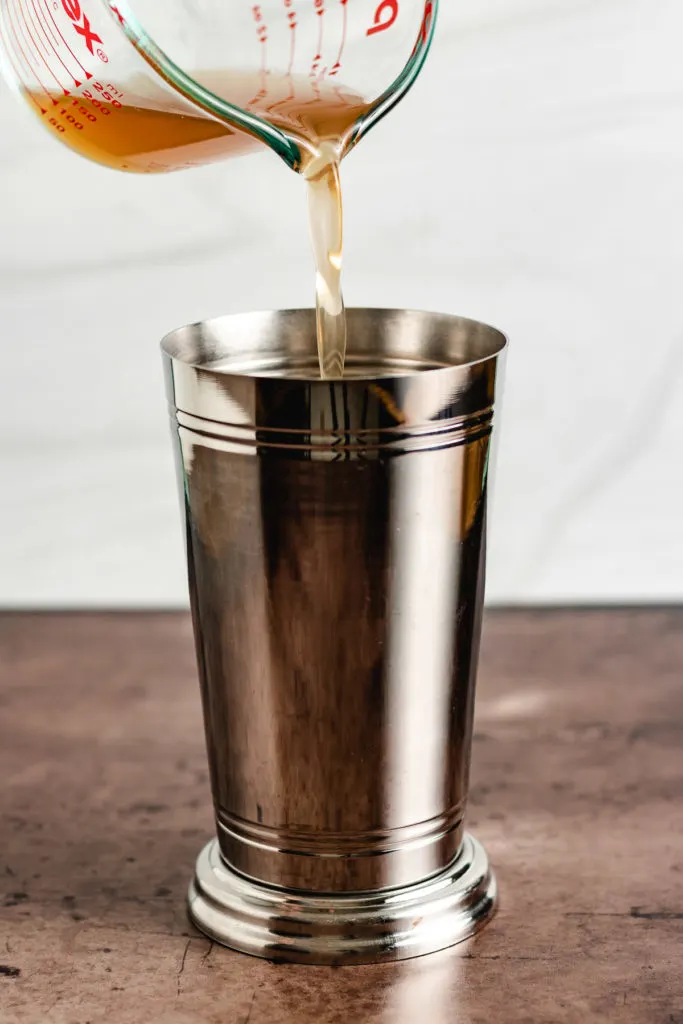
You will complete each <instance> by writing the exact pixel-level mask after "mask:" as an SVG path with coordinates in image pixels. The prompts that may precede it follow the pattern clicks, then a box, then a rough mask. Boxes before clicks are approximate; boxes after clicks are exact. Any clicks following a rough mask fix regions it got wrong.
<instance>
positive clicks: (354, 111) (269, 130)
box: [0, 0, 437, 173]
mask: <svg viewBox="0 0 683 1024" xmlns="http://www.w3.org/2000/svg"><path fill="white" fill-rule="evenodd" d="M436 4H437V0H352V2H351V3H349V2H348V0H260V2H251V0H232V2H230V3H226V2H225V0H166V2H164V3H163V4H162V3H159V0H0V60H1V62H2V68H3V72H4V74H5V76H6V77H7V79H8V81H9V82H10V84H11V85H12V86H13V87H14V89H15V90H16V91H18V92H19V93H20V95H22V96H23V97H24V99H25V100H26V101H27V102H28V103H29V104H30V106H31V107H32V109H33V110H34V113H35V114H36V115H37V116H38V117H39V118H40V119H41V120H42V122H43V124H44V125H45V126H46V127H47V128H48V129H49V130H50V131H51V132H52V133H53V134H54V135H55V136H56V137H57V138H59V140H60V141H61V142H63V143H65V144H66V145H68V146H70V147H71V148H73V149H75V150H76V151H77V152H79V153H81V154H82V155H84V156H87V157H89V158H91V159H94V160H96V161H98V162H100V163H103V164H107V165H109V166H112V167H115V168H117V169H120V170H127V171H137V172H143V173H149V172H162V171H167V170H175V169H178V168H182V167H191V166H194V165H197V164H203V163H208V162H211V161H214V160H221V159H224V158H226V157H229V156H232V155H237V154H239V153H241V152H244V151H245V150H248V149H250V148H253V147H254V146H256V145H258V144H259V143H265V144H266V145H268V146H269V147H270V148H271V149H273V150H274V151H275V152H276V153H277V154H278V155H279V156H280V157H281V158H282V159H283V160H284V161H285V162H286V163H287V164H288V165H289V166H290V167H291V168H293V169H294V170H301V169H302V167H303V166H304V165H305V163H306V162H307V160H308V159H309V158H310V157H312V156H314V155H315V154H316V153H318V152H319V146H320V143H321V142H322V143H325V142H327V141H328V140H329V142H330V143H331V144H332V145H333V147H334V149H335V152H336V155H337V158H338V159H339V158H341V156H343V155H344V154H345V153H346V152H347V151H348V150H349V149H350V148H351V147H352V146H354V145H355V144H356V142H357V141H358V139H359V138H360V137H361V136H362V135H363V134H364V133H365V132H366V131H367V130H368V128H369V127H371V126H372V125H373V124H375V123H376V122H377V121H378V120H379V119H380V118H381V117H382V116H383V115H384V114H385V113H387V111H388V110H389V109H390V108H391V107H392V106H393V105H394V104H395V103H397V102H398V100H399V99H400V98H401V96H403V95H404V94H405V92H406V91H407V90H408V88H410V86H411V84H412V83H413V81H414V80H415V77H416V75H417V74H418V72H419V70H420V68H421V66H422V64H423V62H424V59H425V57H426V54H427V51H428V49H429V45H430V42H431V38H432V34H433V29H434V20H435V14H436Z"/></svg>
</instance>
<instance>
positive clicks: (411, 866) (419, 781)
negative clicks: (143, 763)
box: [162, 309, 506, 963]
mask: <svg viewBox="0 0 683 1024" xmlns="http://www.w3.org/2000/svg"><path fill="white" fill-rule="evenodd" d="M348 338H349V343H348V354H347V369H346V376H345V377H344V379H343V380H335V381H323V380H321V379H320V378H319V377H318V375H317V355H316V348H315V320H314V314H313V312H312V311H310V310H290V311H286V312H276V313H253V314H246V315H239V316H230V317H224V318H222V319H219V320H213V321H209V322H206V323H201V324H195V325H192V326H190V327H184V328H181V329H180V330H178V331H175V332H173V333H172V334H170V335H168V336H167V337H166V338H165V339H164V341H163V344H162V347H163V350H164V362H165V369H166V379H167V389H168V398H169V402H170V406H171V415H172V419H173V432H174V438H175V446H176V451H177V456H178V477H179V482H180V487H181V493H182V501H183V506H184V509H185V526H186V537H187V559H188V569H189V584H190V598H191V607H192V616H193V622H194V633H195V643H196V649H197V660H198V665H199V677H200V682H201V691H202V699H203V706H204V722H205V729H206V741H207V747H208V756H209V767H210V774H211V783H212V790H213V799H214V806H215V813H216V824H217V833H218V838H217V839H214V840H212V841H211V842H210V843H209V844H208V846H207V847H206V848H205V849H204V850H203V851H202V853H201V854H200V856H199V859H198V862H197V868H196V875H195V878H194V880H193V882H192V884H191V886H190V894H189V900H190V915H191V917H192V920H193V921H194V922H195V924H196V925H197V926H198V927H199V928H201V929H202V930H203V931H204V932H206V933H207V934H208V935H210V936H211V937H212V938H214V939H216V940H217V941H218V942H222V943H224V944H225V945H228V946H231V947H233V948H235V949H239V950H242V951H244V952H247V953H252V954H256V955H260V956H265V957H268V958H271V959H284V960H293V961H306V962H309V963H347V962H369V961H377V960H383V959H399V958H403V957H410V956H417V955H419V954H422V953H427V952H430V951H433V950H436V949H441V948H443V947H445V946H449V945H451V944H453V943H455V942H458V941H460V940H461V939H463V938H465V937H466V936H468V935H470V934H472V932H473V931H474V930H475V929H476V928H477V927H478V926H479V925H481V924H482V923H483V922H484V920H485V919H486V918H487V917H488V916H489V914H490V913H491V911H492V909H493V907H494V903H495V892H496V890H495V881H494V878H493V875H492V873H491V872H490V870H489V867H488V862H487V859H486V855H485V853H484V851H483V849H482V847H481V846H480V845H479V844H478V843H477V842H476V840H474V839H473V838H472V837H471V836H469V835H468V834H466V833H465V832H464V831H463V818H464V813H465V803H466V798H467V788H468V775H469V763H470V743H471V735H472V713H473V707H474V689H475V677H476V671H477V658H478V647H479V634H480V626H481V612H482V601H483V593H484V553H485V528H486V503H487V502H486V495H487V471H488V465H489V453H490V444H491V433H492V427H493V410H494V402H495V398H496V394H497V389H498V386H499V385H498V380H497V377H498V371H499V364H500V361H501V355H502V353H503V350H504V348H505V344H506V342H505V338H504V337H503V335H502V334H500V333H499V332H498V331H496V330H494V329H493V328H491V327H487V326H485V325H483V324H479V323H475V322H473V321H471V320H464V319H459V318H455V317H449V316H440V315H433V314H427V313H417V312H408V311H405V310H370V309H352V310H349V311H348Z"/></svg>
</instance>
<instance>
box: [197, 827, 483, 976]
mask: <svg viewBox="0 0 683 1024" xmlns="http://www.w3.org/2000/svg"><path fill="white" fill-rule="evenodd" d="M188 898H189V912H190V918H191V919H192V921H193V923H194V924H195V925H196V926H197V927H198V928H199V929H201V931H203V932H204V933H205V934H206V935H208V936H209V937H210V938H212V939H214V940H215V941H216V942H219V943H222V944H223V945H224V946H229V947H231V948H232V949H236V950H239V951H240V952H242V953H249V954H250V955H252V956H261V957H265V958H266V959H269V960H276V961H291V962H294V963H309V964H335V965H343V964H351V963H378V962H381V961H387V960H404V959H408V958H409V957H415V956H422V955H424V954H425V953H433V952H436V950H439V949H445V948H446V947H447V946H453V945H455V944H456V943H458V942H462V940H463V939H466V938H468V937H469V936H470V935H473V934H474V932H476V931H477V930H478V929H479V928H481V927H482V926H483V925H484V924H485V923H486V921H487V920H488V919H489V917H490V916H491V914H492V913H493V911H494V909H495V905H496V881H495V878H494V875H493V873H492V871H491V869H490V868H489V863H488V858H487V856H486V852H485V850H484V848H483V846H481V844H480V843H478V842H477V840H476V839H474V837H473V836H470V835H466V836H465V839H464V842H463V845H462V848H461V850H460V853H459V855H458V857H457V858H456V859H455V860H454V861H453V862H452V863H451V864H450V865H449V866H448V867H447V868H446V869H445V870H444V871H443V872H441V874H439V875H436V876H435V877H433V878H430V879H429V880H428V881H425V882H418V883H415V884H413V885H410V886H405V887H403V888H400V889H385V890H383V891H381V892H376V893H357V894H347V895H343V896H316V895H312V894H308V893H301V892H297V893H295V892H288V891H286V890H284V889H276V888H271V887H269V886H264V885H259V884H258V883H257V882H254V881H251V880H249V879H247V878H244V877H242V876H241V875H238V874H236V873H235V872H234V871H232V870H231V869H230V868H229V867H228V866H227V865H226V864H225V862H224V861H223V860H222V859H221V856H220V852H219V848H218V843H217V842H216V840H215V839H214V840H212V841H211V842H210V843H208V844H207V846H205V847H204V849H203V850H202V852H201V853H200V855H199V858H198V860H197V866H196V873H195V877H194V879H193V880H192V882H191V884H190V890H189V894H188Z"/></svg>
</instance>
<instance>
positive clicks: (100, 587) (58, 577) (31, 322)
mask: <svg viewBox="0 0 683 1024" xmlns="http://www.w3.org/2000/svg"><path fill="white" fill-rule="evenodd" d="M682 46H683V5H681V3H680V0H590V2H589V0H585V2H584V0H459V2H457V0H443V2H442V12H441V17H440V23H439V25H438V26H437V36H436V41H435V45H434V49H433V52H432V55H431V56H430V59H429V61H428V64H427V66H426V68H425V71H424V74H423V77H422V80H421V81H420V82H419V83H418V85H417V86H416V88H415V90H414V91H413V93H412V94H411V95H410V96H409V97H408V98H407V99H406V100H405V101H404V103H403V104H402V105H401V106H400V107H399V108H397V110H396V111H394V113H393V114H391V115H389V117H388V118H387V119H386V120H385V121H384V122H383V123H382V125H380V126H379V127H377V128H376V129H375V130H374V133H371V134H370V135H369V136H368V137H367V139H365V141H363V142H361V144H360V145H359V147H358V149H357V150H356V151H355V152H354V153H353V154H352V155H351V156H350V157H349V159H348V161H347V162H346V164H345V167H344V182H345V190H346V240H347V248H346V269H345V291H346V298H347V302H348V303H349V304H350V305H351V304H357V305H360V304H368V305H410V306H414V307H424V308H433V309H439V310H443V311H447V312H459V313H462V314H465V315H469V316H474V317H479V318H481V319H484V320H487V321H489V322H491V323H494V324H495V325H497V326H500V327H501V328H503V329H504V330H505V331H506V332H507V333H508V334H509V335H510V337H511V350H510V357H509V360H508V372H507V391H506V401H505V414H504V419H503V435H502V441H501V446H500V451H499V459H498V467H497V469H498V474H497V486H496V502H495V515H494V522H493V535H492V544H491V554H490V575H489V599H490V600H491V601H494V602H523V601H533V602H541V603H542V602H557V601H560V602H600V601H614V602H620V601H625V602H631V601H670V600H676V599H680V598H681V597H683V540H682V539H681V537H682V532H681V518H682V504H683V466H682V465H681V456H680V451H681V439H682V437H683V306H682V303H681V281H682V279H683V61H681V58H680V52H681V47H682ZM0 125H1V127H2V132H1V149H0V336H1V340H2V373H1V375H0V486H1V487H2V501H1V505H0V604H2V605H3V606H24V607H27V606H30V607H33V606H65V607H68V606H134V607H145V606H176V605H182V604H184V603H185V601H186V591H185V581H184V570H183V551H182V543H181V532H180V526H179V516H178V509H177V503H176V492H175V483H174V480H173V471H172V463H171V448H170V443H169V437H168V428H167V422H166V408H165V401H164V396H163V388H162V379H161V373H160V363H159V355H158V349H157V340H158V339H159V337H160V336H161V335H162V334H163V333H164V332H165V331H166V330H168V329H170V328H172V327H174V326H177V325H179V324H181V323H184V322H187V321H190V320H195V319H201V318H204V317H207V316H211V315H216V314H219V313H223V312H230V311H237V310H245V309H250V308H270V307H278V306H292V305H299V304H309V303H310V300H311V290H312V283H313V281H312V268H311V257H310V253H309V249H308V240H307V235H306V228H305V197H304V192H303V186H302V183H301V181H300V180H298V179H297V178H296V176H295V175H293V174H292V173H291V172H288V171H287V169H286V168H285V166H284V165H283V164H281V163H280V162H279V161H278V160H277V159H276V158H275V157H274V156H271V155H270V154H267V153H264V154H263V155H257V156H251V157H247V158H244V159H242V160H237V161H234V162H232V163H226V164H224V165H222V166H216V167H212V168H207V169H203V170H198V171H193V172H183V173H179V174H177V175H169V176H167V177H160V178H152V177H149V178H140V177H133V176H131V177H128V176H126V175H123V174H116V173H114V172H111V171H107V170H104V169H101V168H98V167H96V166H95V165H92V164H89V163H87V162H86V161H84V160H79V159H77V158H76V157H74V156H73V155H72V154H71V153H69V152H68V151H66V150H65V149H62V148H61V147H59V146H57V145H56V144H55V143H54V142H53V141H52V140H51V139H50V138H48V137H47V134H46V133H44V132H43V130H42V129H40V128H39V127H38V126H37V125H36V124H35V123H34V121H33V119H32V118H31V117H30V116H29V114H28V112H27V110H24V109H21V108H20V107H19V106H18V105H17V104H16V102H15V101H14V99H13V98H12V97H11V96H10V95H9V94H8V91H7V90H6V89H4V88H3V90H2V91H1V92H0Z"/></svg>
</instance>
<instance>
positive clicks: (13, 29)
mask: <svg viewBox="0 0 683 1024" xmlns="http://www.w3.org/2000/svg"><path fill="white" fill-rule="evenodd" d="M11 9H12V8H11V6H10V5H8V7H7V25H8V26H9V29H10V30H11V32H12V35H13V36H14V42H15V45H16V48H17V50H18V51H19V53H20V54H21V56H22V57H23V58H24V64H25V65H26V67H27V68H28V73H29V75H33V77H34V78H35V80H36V82H37V83H38V85H39V86H40V88H41V89H42V90H43V92H44V93H45V94H46V95H48V96H49V95H50V90H49V88H48V86H47V85H45V83H44V82H43V81H42V80H41V78H40V76H39V75H38V73H37V72H36V70H35V68H34V67H33V65H32V64H31V61H30V60H29V59H28V57H27V56H26V53H25V52H24V48H23V46H22V45H21V40H20V38H19V33H18V32H17V29H16V27H15V25H14V22H13V20H12V18H11V17H10V10H11ZM14 13H15V15H16V11H15V12H14ZM8 36H9V31H8ZM25 77H26V76H25V75H22V74H20V75H19V79H20V81H21V83H22V85H26V82H25ZM60 88H61V86H60ZM52 102H53V103H54V104H55V106H56V105H57V103H58V102H59V100H55V99H53V100H52Z"/></svg>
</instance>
